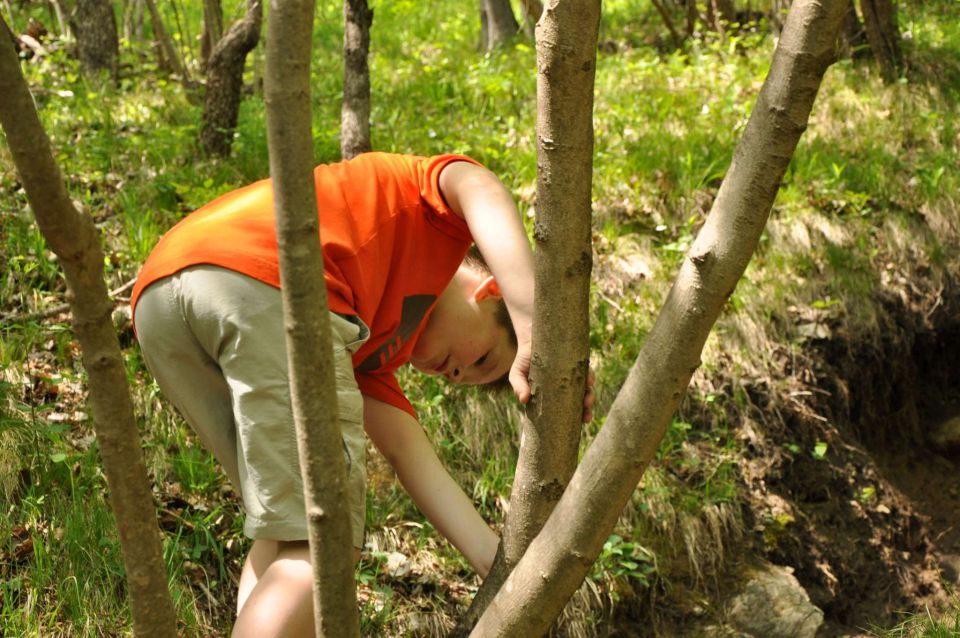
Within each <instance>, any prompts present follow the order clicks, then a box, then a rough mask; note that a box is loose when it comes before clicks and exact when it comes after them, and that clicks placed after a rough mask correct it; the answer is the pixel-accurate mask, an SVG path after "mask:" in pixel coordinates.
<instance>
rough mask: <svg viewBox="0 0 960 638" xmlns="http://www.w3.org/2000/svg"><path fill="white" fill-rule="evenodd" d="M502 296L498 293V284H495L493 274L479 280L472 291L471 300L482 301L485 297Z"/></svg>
mask: <svg viewBox="0 0 960 638" xmlns="http://www.w3.org/2000/svg"><path fill="white" fill-rule="evenodd" d="M491 296H493V297H502V296H503V295H501V294H500V286H498V285H497V280H496V279H494V278H493V275H491V276H489V277H487V278H486V279H484V280H483V281H481V282H480V285H478V286H477V287H476V288H475V289H474V291H473V300H474V301H483V300H484V299H486V298H487V297H491Z"/></svg>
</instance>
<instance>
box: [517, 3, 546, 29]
mask: <svg viewBox="0 0 960 638" xmlns="http://www.w3.org/2000/svg"><path fill="white" fill-rule="evenodd" d="M542 15H543V3H542V2H540V0H520V18H521V22H523V32H524V33H525V34H526V35H527V36H529V37H531V38H536V32H535V30H536V28H537V21H538V20H539V19H540V16H542Z"/></svg>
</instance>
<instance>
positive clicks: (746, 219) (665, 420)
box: [471, 0, 845, 638]
mask: <svg viewBox="0 0 960 638" xmlns="http://www.w3.org/2000/svg"><path fill="white" fill-rule="evenodd" d="M844 10H845V6H844V3H843V2H820V1H819V0H795V1H794V3H793V9H792V10H791V12H790V15H789V16H788V18H787V21H786V25H785V27H784V31H783V34H782V37H781V39H780V43H779V45H778V47H777V51H776V53H775V54H774V58H773V63H772V66H771V68H770V73H769V75H768V76H767V79H766V81H765V82H764V86H763V88H762V89H761V91H760V95H759V96H758V98H757V104H756V107H755V108H754V110H753V113H752V114H751V116H750V120H749V122H748V123H747V126H746V128H745V130H744V133H743V138H742V139H741V140H740V143H739V144H738V146H737V149H736V151H735V153H734V157H733V162H732V164H731V166H730V169H729V171H728V173H727V176H726V178H725V179H724V181H723V184H722V185H721V187H720V192H719V193H718V194H717V199H716V201H715V202H714V205H713V209H712V210H711V213H710V216H709V217H708V218H707V221H706V223H705V224H704V226H703V228H702V229H701V230H700V232H699V234H698V236H697V239H696V241H695V242H694V244H693V246H692V247H691V249H690V252H689V254H688V255H687V259H685V260H684V262H683V265H682V266H681V268H680V273H679V275H678V276H677V280H676V282H675V283H674V286H673V288H672V290H671V291H670V294H669V295H668V297H667V300H666V302H665V303H664V307H663V310H662V311H661V313H660V315H659V317H658V318H657V321H656V323H655V325H654V327H653V329H652V330H651V331H650V334H649V335H648V336H647V340H646V343H645V344H644V346H643V349H642V351H641V352H640V355H639V357H638V358H637V361H636V363H635V364H634V366H633V368H632V369H631V371H630V374H629V376H628V377H627V380H626V382H625V383H624V385H623V387H622V388H621V390H620V392H619V394H618V395H617V398H616V400H615V401H614V404H613V406H612V407H611V409H610V412H609V413H608V415H607V420H606V423H605V424H604V427H603V429H602V430H601V431H600V434H599V435H598V436H597V438H596V440H595V441H594V443H593V445H591V446H590V449H589V450H588V451H587V453H586V455H585V456H584V459H583V462H582V463H581V464H580V467H579V468H578V469H577V471H576V473H575V474H574V476H573V478H572V479H571V481H570V485H569V486H568V487H567V489H566V491H565V492H564V494H563V497H562V498H561V499H560V502H559V503H558V504H557V507H556V508H555V509H554V511H553V514H551V516H550V518H549V520H548V521H547V523H546V525H545V526H544V528H543V530H542V531H541V532H540V534H539V535H538V536H537V537H536V539H534V541H533V543H531V545H530V547H529V549H528V550H527V553H526V554H525V555H524V557H523V559H521V561H520V563H519V564H518V565H517V567H516V568H515V569H514V571H513V573H512V574H511V575H510V578H508V579H507V582H506V583H505V584H504V586H503V587H502V588H501V589H500V592H499V593H498V594H497V597H496V598H495V599H494V601H493V602H492V603H491V604H490V606H489V607H488V608H487V611H486V613H485V614H484V615H483V617H482V618H481V619H480V621H479V622H478V623H477V626H476V628H475V629H474V632H473V633H472V634H471V635H472V636H477V637H481V636H482V637H484V638H489V637H491V636H518V637H519V636H523V637H527V636H539V635H542V634H543V633H544V632H545V631H546V629H547V628H548V627H549V625H550V624H551V623H552V622H553V621H554V619H555V618H556V617H557V615H558V614H559V613H560V611H561V610H562V609H563V606H564V604H565V603H566V601H567V600H568V599H569V597H570V595H571V594H573V592H574V591H575V590H576V589H577V587H578V586H579V585H580V583H581V582H582V581H583V578H584V576H585V575H586V573H587V571H588V570H589V569H590V566H591V565H592V564H593V562H594V561H595V560H596V558H597V556H598V555H599V554H600V550H601V548H602V547H603V543H604V541H605V540H606V539H607V537H608V535H609V534H610V532H611V530H612V529H613V527H614V525H615V524H616V521H617V518H618V516H619V514H620V512H621V510H622V509H623V506H624V505H625V504H626V503H627V501H628V500H629V498H630V496H631V494H632V493H633V491H634V489H635V488H636V486H637V482H638V481H639V480H640V477H641V476H642V475H643V471H644V469H645V468H646V466H647V464H648V463H649V462H650V459H652V458H653V456H654V454H655V453H656V450H657V447H658V445H659V443H660V440H661V439H662V437H663V434H664V432H665V431H666V428H667V425H668V424H669V423H670V419H671V417H672V415H673V413H674V411H675V410H676V408H677V406H678V405H679V403H680V399H681V397H682V396H683V393H684V391H685V390H686V387H687V385H688V383H689V381H690V377H691V376H692V375H693V372H694V371H695V370H696V369H697V368H698V367H699V365H700V354H701V352H702V350H703V344H704V343H705V341H706V339H707V335H708V334H709V333H710V329H711V327H712V326H713V324H714V322H715V321H716V319H717V316H718V315H719V313H720V310H721V309H722V308H723V306H724V304H725V303H726V300H727V299H728V298H729V296H730V295H731V294H732V292H733V290H734V287H735V286H736V283H737V281H738V280H739V279H740V277H741V276H742V275H743V271H744V269H745V268H746V265H747V263H748V262H749V260H750V256H751V255H752V253H753V251H754V250H755V249H756V246H757V243H758V241H759V239H760V234H761V232H762V231H763V228H764V225H765V223H766V219H767V216H768V215H769V212H770V208H771V206H772V205H773V200H774V198H775V197H776V194H777V190H778V188H779V185H780V181H781V179H782V178H783V174H784V172H785V171H786V169H787V165H788V164H789V162H790V158H791V157H792V155H793V152H794V150H795V148H796V145H797V142H798V140H799V139H800V135H801V134H802V133H803V131H804V129H805V128H806V126H807V121H808V119H809V115H810V110H811V108H812V106H813V102H814V99H815V97H816V94H817V90H818V89H819V87H820V83H821V81H822V79H823V74H824V73H825V72H826V69H827V68H828V66H829V65H830V64H831V62H832V61H833V59H834V57H835V53H836V41H837V36H838V35H839V31H840V25H841V23H842V21H843V14H844Z"/></svg>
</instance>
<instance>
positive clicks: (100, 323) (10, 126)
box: [0, 19, 177, 638]
mask: <svg viewBox="0 0 960 638" xmlns="http://www.w3.org/2000/svg"><path fill="white" fill-rule="evenodd" d="M0 31H2V33H0V95H3V99H2V100H0V124H2V125H3V130H4V132H5V133H6V137H7V143H8V145H9V147H10V151H11V153H12V155H13V160H14V164H15V165H16V167H17V171H18V172H19V173H20V179H21V181H22V182H23V186H24V189H25V190H26V192H27V198H28V200H29V202H30V207H31V208H32V209H33V212H34V214H35V215H36V218H37V224H38V225H39V227H40V230H41V232H42V233H43V236H44V238H45V239H46V240H47V242H48V244H49V245H50V248H51V249H53V251H54V252H55V253H56V254H57V256H58V258H59V260H60V264H61V265H62V266H63V270H64V274H65V275H66V280H67V286H68V293H67V298H68V300H69V301H70V306H71V308H72V310H73V329H74V331H75V333H76V335H77V339H78V340H79V341H80V347H81V349H82V351H83V364H84V367H85V368H86V370H87V374H88V377H89V386H90V403H91V407H92V413H93V426H94V430H95V432H96V435H97V441H98V443H99V446H100V455H101V457H102V458H103V468H104V471H105V474H106V477H107V485H108V486H109V488H110V504H111V506H112V508H113V512H114V515H115V517H116V521H117V529H118V531H119V533H120V547H121V550H122V553H123V563H124V567H125V569H126V577H127V585H128V587H129V591H130V601H131V606H132V612H133V626H134V633H135V635H136V636H137V637H138V638H142V637H146V636H149V637H151V638H152V637H157V638H161V637H162V638H166V637H171V638H172V637H174V636H176V635H177V632H176V616H175V615H174V611H173V604H172V603H171V601H170V593H169V591H168V590H167V573H166V569H165V566H164V563H163V555H162V551H161V547H160V532H159V529H158V528H157V522H156V521H157V513H156V510H155V509H154V507H153V494H152V493H151V491H150V484H149V482H148V481H147V472H146V467H145V466H144V462H143V455H142V453H141V451H140V442H139V439H138V433H137V424H136V420H135V418H134V413H133V403H132V402H131V400H130V394H129V389H128V387H127V374H126V368H125V366H124V362H123V356H122V354H121V352H120V345H119V343H118V341H117V335H116V333H115V332H114V329H113V322H112V321H111V317H110V315H111V311H112V310H113V303H112V302H111V301H110V300H109V298H108V296H107V287H106V283H105V282H104V279H103V252H102V251H101V249H100V236H99V234H98V232H97V230H96V229H95V228H94V225H93V222H92V221H91V220H90V219H89V218H88V217H85V216H83V215H81V214H79V213H78V212H77V210H76V208H74V206H73V204H72V203H71V201H70V196H69V195H68V194H67V189H66V186H65V184H64V181H63V176H62V175H61V173H60V169H59V168H58V167H57V164H56V162H55V161H54V159H53V154H52V152H51V149H50V141H49V139H48V138H47V135H46V133H44V131H43V127H42V126H41V124H40V120H39V118H38V117H37V112H36V110H35V108H34V102H33V98H32V96H31V95H30V92H29V90H28V89H27V85H26V82H25V81H24V79H23V75H22V74H21V72H20V65H19V62H18V60H17V55H16V51H15V50H14V49H13V47H12V46H11V45H10V44H8V43H7V42H6V40H7V39H8V37H9V36H10V30H9V27H8V26H7V24H6V22H4V21H3V20H2V19H0Z"/></svg>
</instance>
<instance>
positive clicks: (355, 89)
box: [340, 0, 373, 159]
mask: <svg viewBox="0 0 960 638" xmlns="http://www.w3.org/2000/svg"><path fill="white" fill-rule="evenodd" d="M371 24H373V10H372V9H370V7H369V6H368V5H367V0H343V106H342V107H341V109H340V154H341V155H343V159H350V158H351V157H355V156H357V155H359V154H360V153H366V152H367V151H369V150H370V148H371V145H370V66H369V64H368V62H367V58H368V53H369V51H370V25H371Z"/></svg>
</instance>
